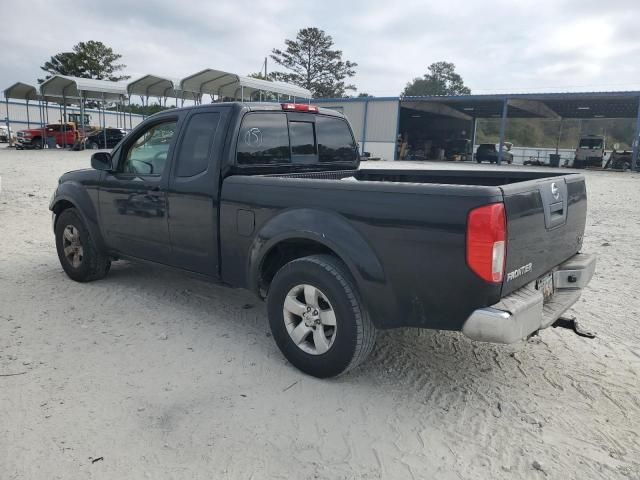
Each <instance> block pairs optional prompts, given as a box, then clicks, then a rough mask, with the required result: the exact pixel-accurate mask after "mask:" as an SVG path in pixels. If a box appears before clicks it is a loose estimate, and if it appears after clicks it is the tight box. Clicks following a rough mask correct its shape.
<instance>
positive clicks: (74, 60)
mask: <svg viewBox="0 0 640 480" xmlns="http://www.w3.org/2000/svg"><path fill="white" fill-rule="evenodd" d="M121 58H122V55H120V54H118V53H115V52H114V51H113V49H112V48H111V47H107V46H106V45H105V44H104V43H102V42H97V41H95V40H89V41H88V42H80V43H78V44H77V45H75V46H74V47H73V51H72V52H62V53H58V54H56V55H54V56H53V57H51V59H50V60H49V61H47V62H45V63H44V65H42V66H41V67H40V68H41V69H42V70H44V71H45V72H47V73H48V74H49V75H47V76H46V77H45V78H44V79H42V78H39V79H38V82H39V83H42V82H44V80H46V79H47V78H50V77H51V76H52V75H57V74H59V75H70V76H72V77H80V78H94V79H97V80H111V81H118V80H127V79H128V78H131V77H129V76H127V75H119V74H118V73H119V72H120V71H121V70H123V69H124V68H126V65H123V64H119V63H117V62H118V60H120V59H121Z"/></svg>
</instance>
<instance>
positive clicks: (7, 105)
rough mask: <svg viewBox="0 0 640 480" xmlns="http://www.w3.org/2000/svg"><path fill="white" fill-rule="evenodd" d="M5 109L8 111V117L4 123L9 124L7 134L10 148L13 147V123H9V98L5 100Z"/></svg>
mask: <svg viewBox="0 0 640 480" xmlns="http://www.w3.org/2000/svg"><path fill="white" fill-rule="evenodd" d="M4 102H5V107H6V110H7V116H6V117H5V118H4V121H5V122H6V124H7V132H8V134H9V146H10V147H11V146H13V137H12V136H11V123H10V121H9V99H8V98H7V97H5V98H4Z"/></svg>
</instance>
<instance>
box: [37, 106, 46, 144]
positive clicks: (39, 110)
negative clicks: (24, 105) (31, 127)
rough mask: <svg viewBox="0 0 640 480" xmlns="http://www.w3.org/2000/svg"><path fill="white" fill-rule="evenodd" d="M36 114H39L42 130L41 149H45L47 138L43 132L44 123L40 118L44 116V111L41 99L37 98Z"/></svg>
mask: <svg viewBox="0 0 640 480" xmlns="http://www.w3.org/2000/svg"><path fill="white" fill-rule="evenodd" d="M38 113H39V114H40V128H41V129H42V148H43V149H44V148H46V147H47V142H46V140H47V137H46V134H45V131H44V122H43V121H42V116H43V115H44V109H43V107H42V98H40V97H38Z"/></svg>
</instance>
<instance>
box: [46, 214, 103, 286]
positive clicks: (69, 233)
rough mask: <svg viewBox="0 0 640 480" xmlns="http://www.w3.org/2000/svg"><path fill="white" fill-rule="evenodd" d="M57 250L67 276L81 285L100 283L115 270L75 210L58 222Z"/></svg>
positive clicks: (60, 218) (61, 215)
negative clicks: (97, 281)
mask: <svg viewBox="0 0 640 480" xmlns="http://www.w3.org/2000/svg"><path fill="white" fill-rule="evenodd" d="M56 249H57V251H58V259H59V260H60V264H61V265H62V268H63V269H64V271H65V273H66V274H67V275H68V276H69V278H71V279H73V280H75V281H77V282H90V281H92V280H98V279H100V278H102V277H104V276H105V275H106V274H107V272H109V268H110V267H111V261H110V260H109V257H107V256H106V255H105V254H103V253H102V252H101V251H100V250H99V249H98V247H97V245H96V244H95V241H94V240H93V238H91V235H90V233H89V230H88V229H87V227H86V225H85V224H84V222H83V221H82V218H81V217H80V215H79V214H78V212H77V211H76V209H75V208H70V209H67V210H65V211H63V212H62V213H61V214H60V217H59V218H58V219H57V221H56Z"/></svg>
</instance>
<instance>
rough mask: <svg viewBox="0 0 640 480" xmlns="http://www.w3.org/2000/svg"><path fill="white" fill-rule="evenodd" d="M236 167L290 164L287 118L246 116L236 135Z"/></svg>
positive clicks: (265, 114)
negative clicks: (237, 165)
mask: <svg viewBox="0 0 640 480" xmlns="http://www.w3.org/2000/svg"><path fill="white" fill-rule="evenodd" d="M237 161H238V164H239V165H277V164H284V163H291V154H290V150H289V134H288V131H287V116H286V114H284V113H249V114H247V115H245V117H244V119H243V120H242V126H241V127H240V133H239V135H238V156H237Z"/></svg>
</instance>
